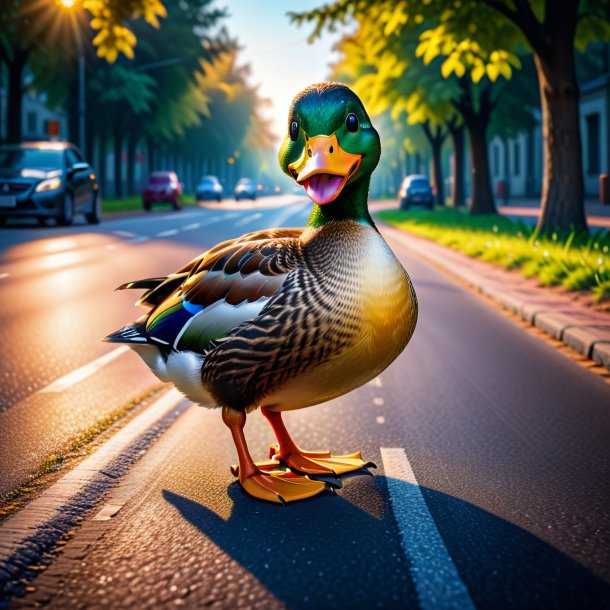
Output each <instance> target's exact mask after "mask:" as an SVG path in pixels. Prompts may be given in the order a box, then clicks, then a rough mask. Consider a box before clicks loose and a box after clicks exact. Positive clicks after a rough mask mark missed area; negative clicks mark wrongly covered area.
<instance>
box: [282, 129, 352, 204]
mask: <svg viewBox="0 0 610 610" xmlns="http://www.w3.org/2000/svg"><path fill="white" fill-rule="evenodd" d="M361 160H362V155H357V154H353V153H348V152H346V151H345V150H343V149H342V148H341V147H340V146H339V142H338V141H337V136H336V135H335V134H333V135H332V136H315V137H313V138H310V139H309V140H308V141H307V142H306V143H305V148H304V149H303V154H302V155H301V158H300V159H299V160H298V161H295V162H294V163H291V164H290V165H289V166H288V171H289V172H290V173H291V175H292V177H293V178H294V179H295V180H296V181H297V183H298V184H301V185H303V186H304V187H305V190H306V191H307V195H308V196H309V198H310V199H311V200H312V201H313V202H314V203H317V204H318V205H324V204H326V203H330V202H331V201H334V200H335V199H336V198H337V197H338V196H339V193H340V192H341V191H342V190H343V187H344V186H345V184H346V183H347V181H348V180H349V179H350V178H351V177H352V176H353V175H354V174H355V173H356V172H357V171H358V167H359V166H360V161H361Z"/></svg>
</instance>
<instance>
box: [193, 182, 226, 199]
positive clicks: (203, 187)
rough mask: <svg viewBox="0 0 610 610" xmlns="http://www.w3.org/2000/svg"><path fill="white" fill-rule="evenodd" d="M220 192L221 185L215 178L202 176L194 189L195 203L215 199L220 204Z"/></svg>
mask: <svg viewBox="0 0 610 610" xmlns="http://www.w3.org/2000/svg"><path fill="white" fill-rule="evenodd" d="M222 191H223V189H222V184H220V180H218V178H217V177H216V176H204V177H203V178H201V180H200V181H199V182H198V183H197V186H196V188H195V194H196V195H197V201H205V200H206V199H216V201H218V202H219V203H220V202H221V201H222Z"/></svg>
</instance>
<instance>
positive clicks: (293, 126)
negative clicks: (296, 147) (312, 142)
mask: <svg viewBox="0 0 610 610" xmlns="http://www.w3.org/2000/svg"><path fill="white" fill-rule="evenodd" d="M290 139H291V140H292V141H293V142H296V141H297V140H298V139H299V124H298V123H297V122H296V121H290Z"/></svg>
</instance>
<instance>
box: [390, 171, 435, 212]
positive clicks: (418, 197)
mask: <svg viewBox="0 0 610 610" xmlns="http://www.w3.org/2000/svg"><path fill="white" fill-rule="evenodd" d="M398 202H399V204H400V209H401V210H408V209H409V208H410V207H411V206H412V205H417V204H419V205H423V206H426V207H427V208H429V209H432V208H433V207H434V194H433V192H432V187H431V186H430V181H429V180H428V177H427V176H422V175H420V174H411V175H410V176H407V177H406V178H405V179H404V180H403V181H402V184H401V185H400V190H399V191H398Z"/></svg>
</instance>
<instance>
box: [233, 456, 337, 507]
mask: <svg viewBox="0 0 610 610" xmlns="http://www.w3.org/2000/svg"><path fill="white" fill-rule="evenodd" d="M256 466H257V468H256V471H255V472H253V473H251V474H249V475H247V476H242V475H241V474H240V472H239V467H237V466H233V467H231V472H233V474H234V475H235V476H237V477H239V482H240V484H241V486H242V487H243V488H244V490H245V491H246V492H247V493H248V494H249V495H251V496H253V497H255V498H258V499H260V500H267V501H268V502H275V503H276V504H288V503H289V502H295V501H296V500H304V499H306V498H311V497H312V496H316V495H318V494H319V493H322V492H323V491H331V492H332V491H333V489H332V487H331V486H329V485H327V484H326V483H325V482H324V481H315V480H312V479H309V478H308V477H306V476H302V475H299V474H295V473H294V472H292V471H290V470H286V469H285V468H283V467H282V465H281V464H280V463H279V462H276V461H271V462H263V463H261V464H257V465H256Z"/></svg>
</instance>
